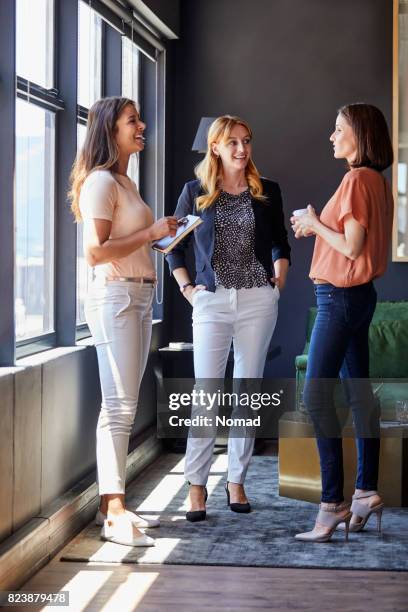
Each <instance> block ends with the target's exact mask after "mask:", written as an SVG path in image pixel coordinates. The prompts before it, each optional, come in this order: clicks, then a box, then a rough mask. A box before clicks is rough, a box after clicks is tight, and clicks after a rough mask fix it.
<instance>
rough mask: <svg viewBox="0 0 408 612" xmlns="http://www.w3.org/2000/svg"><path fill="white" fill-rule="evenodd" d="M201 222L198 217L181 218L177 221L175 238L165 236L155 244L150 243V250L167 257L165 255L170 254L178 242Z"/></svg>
mask: <svg viewBox="0 0 408 612" xmlns="http://www.w3.org/2000/svg"><path fill="white" fill-rule="evenodd" d="M202 222H203V221H202V219H201V218H200V217H196V216H195V215H187V216H186V217H182V218H181V219H179V220H178V228H177V234H176V235H175V236H166V237H165V238H161V239H160V240H155V242H153V243H152V249H154V250H155V251H159V253H163V255H167V253H170V251H171V250H172V249H174V247H175V246H176V244H178V243H179V242H180V240H183V239H184V238H185V237H186V236H187V235H188V234H189V233H190V232H192V231H193V229H195V228H196V227H198V226H199V225H200V224H201V223H202Z"/></svg>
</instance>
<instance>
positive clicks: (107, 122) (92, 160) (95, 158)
mask: <svg viewBox="0 0 408 612" xmlns="http://www.w3.org/2000/svg"><path fill="white" fill-rule="evenodd" d="M128 104H131V105H132V106H133V107H134V108H135V110H136V112H137V109H136V105H135V103H134V101H133V100H130V99H129V98H121V97H119V96H111V97H109V98H101V99H100V100H97V102H95V104H93V106H92V107H91V108H90V110H89V115H88V124H87V132H86V137H85V142H84V144H83V147H82V148H81V150H80V151H79V152H78V154H77V156H76V158H75V162H74V164H73V166H72V170H71V175H70V191H69V193H68V197H69V199H70V200H71V210H72V212H73V214H74V217H75V221H77V222H79V221H81V220H82V217H81V212H80V210H79V195H80V193H81V187H82V185H83V183H84V181H85V179H86V178H87V176H88V175H89V174H90V173H91V172H92V171H93V170H111V169H112V168H113V167H114V165H115V164H116V162H117V161H118V159H119V151H118V146H117V144H116V140H115V129H116V122H117V120H118V119H119V116H120V114H121V112H122V111H123V109H124V108H125V106H127V105H128Z"/></svg>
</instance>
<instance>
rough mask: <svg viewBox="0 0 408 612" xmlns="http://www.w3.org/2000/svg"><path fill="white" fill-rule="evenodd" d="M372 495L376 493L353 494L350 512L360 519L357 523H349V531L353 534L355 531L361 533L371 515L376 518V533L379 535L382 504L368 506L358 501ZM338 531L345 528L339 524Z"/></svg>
mask: <svg viewBox="0 0 408 612" xmlns="http://www.w3.org/2000/svg"><path fill="white" fill-rule="evenodd" d="M373 495H378V493H377V491H365V492H364V493H355V494H354V495H353V497H352V499H353V502H352V504H351V508H350V510H351V512H352V513H353V515H355V516H357V517H359V518H360V520H359V521H358V522H354V523H350V528H349V529H350V531H352V532H353V533H355V532H357V531H362V530H363V529H364V527H365V525H366V523H367V521H368V519H369V518H370V516H371V515H372V514H375V515H376V516H377V531H378V533H381V518H382V512H383V509H384V504H383V502H380V503H379V504H376V505H375V506H369V505H368V504H362V503H361V502H359V501H358V500H359V499H363V498H367V497H372V496H373ZM338 529H345V526H344V525H343V524H341V523H340V525H339V526H338Z"/></svg>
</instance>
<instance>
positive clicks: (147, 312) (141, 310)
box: [85, 281, 154, 495]
mask: <svg viewBox="0 0 408 612" xmlns="http://www.w3.org/2000/svg"><path fill="white" fill-rule="evenodd" d="M153 294H154V288H153V287H152V285H147V284H144V285H143V284H140V283H136V282H124V281H108V282H107V283H106V284H104V285H102V284H101V283H100V282H99V281H95V283H94V285H93V286H92V287H91V289H90V291H89V294H88V296H87V300H86V304H85V315H86V320H87V323H88V325H89V329H90V331H91V333H92V336H93V339H94V342H95V347H96V352H97V355H98V365H99V378H100V382H101V390H102V406H101V412H100V414H99V420H98V425H97V428H96V462H97V469H98V483H99V494H100V495H104V494H105V493H124V492H125V477H126V457H127V452H128V446H129V436H130V433H131V429H132V425H133V422H134V419H135V414H136V408H137V402H138V396H139V388H140V383H141V381H142V377H143V373H144V370H145V367H146V363H147V358H148V355H149V348H150V339H151V333H152V301H153Z"/></svg>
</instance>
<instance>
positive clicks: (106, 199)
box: [79, 170, 156, 278]
mask: <svg viewBox="0 0 408 612" xmlns="http://www.w3.org/2000/svg"><path fill="white" fill-rule="evenodd" d="M79 208H80V210H81V215H82V219H83V222H84V242H85V240H86V236H87V232H88V231H89V222H90V220H91V219H106V220H108V221H111V222H112V228H111V233H110V238H124V237H126V236H128V235H129V234H132V233H133V232H136V231H138V230H141V229H145V228H146V227H148V226H149V225H151V224H152V223H153V222H154V218H153V214H152V211H151V210H150V208H149V207H148V206H147V204H145V203H144V202H143V200H142V198H141V197H140V194H139V192H138V190H137V187H136V184H135V183H134V181H132V179H130V178H129V177H128V176H123V175H121V174H116V173H112V172H110V171H109V170H94V171H93V172H91V174H90V175H89V176H88V177H87V178H86V180H85V181H84V184H83V185H82V189H81V194H80V199H79ZM95 275H96V277H97V278H101V277H102V278H106V277H107V276H121V277H124V276H125V277H144V278H156V272H155V269H154V265H153V256H152V250H151V244H150V243H146V244H144V245H143V246H141V247H139V248H138V249H137V250H136V251H134V252H133V253H130V255H127V256H126V257H121V258H120V259H114V260H113V261H110V262H109V263H105V264H101V265H99V266H95Z"/></svg>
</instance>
